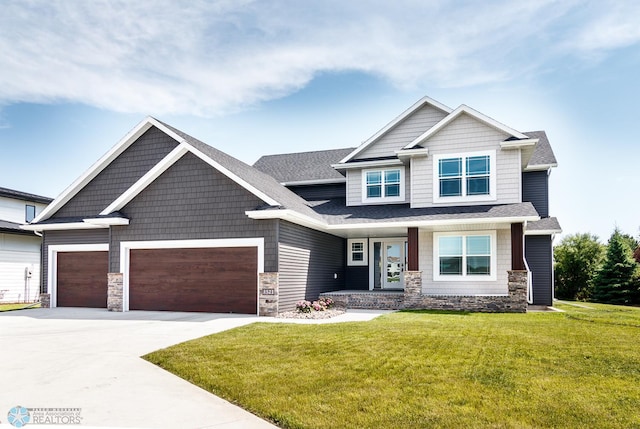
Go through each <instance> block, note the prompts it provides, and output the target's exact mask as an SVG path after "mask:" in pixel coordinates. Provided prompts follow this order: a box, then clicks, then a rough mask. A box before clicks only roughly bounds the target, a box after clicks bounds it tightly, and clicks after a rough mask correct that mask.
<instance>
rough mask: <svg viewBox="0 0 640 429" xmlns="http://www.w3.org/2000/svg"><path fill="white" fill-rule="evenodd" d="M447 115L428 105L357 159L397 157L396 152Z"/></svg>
mask: <svg viewBox="0 0 640 429" xmlns="http://www.w3.org/2000/svg"><path fill="white" fill-rule="evenodd" d="M446 115H447V114H446V113H445V112H443V111H442V110H440V109H436V108H435V107H433V106H431V105H428V104H427V105H425V106H423V107H422V108H420V109H418V110H416V111H415V112H413V113H412V114H411V115H409V116H408V117H407V118H405V119H404V120H403V121H402V122H400V123H399V124H397V125H396V126H395V127H393V128H392V129H391V130H389V131H387V132H386V133H385V134H384V135H383V136H382V137H380V138H379V139H378V140H377V141H376V142H375V143H374V144H372V145H371V146H369V147H368V148H366V149H365V150H363V151H362V152H360V153H359V154H358V155H356V157H355V159H368V158H379V157H386V156H395V155H396V154H395V151H396V150H400V149H402V148H403V147H404V146H406V145H408V144H409V143H411V142H412V141H413V140H415V139H416V138H417V137H419V136H420V135H421V134H423V133H424V132H426V131H427V130H428V129H429V128H431V127H433V126H434V125H435V124H437V123H438V122H440V121H441V120H442V119H443V118H444V117H445V116H446Z"/></svg>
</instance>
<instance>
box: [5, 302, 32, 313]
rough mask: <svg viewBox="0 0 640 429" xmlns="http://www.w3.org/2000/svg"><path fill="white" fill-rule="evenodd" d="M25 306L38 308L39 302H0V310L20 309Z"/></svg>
mask: <svg viewBox="0 0 640 429" xmlns="http://www.w3.org/2000/svg"><path fill="white" fill-rule="evenodd" d="M25 308H40V304H33V303H29V304H24V303H21V304H0V311H11V310H22V309H25Z"/></svg>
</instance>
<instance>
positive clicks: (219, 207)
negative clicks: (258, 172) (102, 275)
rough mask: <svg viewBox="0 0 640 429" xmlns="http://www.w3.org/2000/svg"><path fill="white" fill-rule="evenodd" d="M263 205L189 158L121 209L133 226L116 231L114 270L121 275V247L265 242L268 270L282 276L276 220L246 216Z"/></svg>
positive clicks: (112, 254) (111, 256) (113, 236)
mask: <svg viewBox="0 0 640 429" xmlns="http://www.w3.org/2000/svg"><path fill="white" fill-rule="evenodd" d="M261 204H263V202H262V201H261V200H260V199H259V198H257V197H256V196H254V195H253V194H251V193H250V192H249V191H247V190H245V189H244V188H242V187H241V186H240V185H238V184H237V183H235V182H233V181H232V180H231V179H229V178H227V177H226V176H224V175H223V174H222V173H219V172H218V171H217V170H215V169H214V168H213V167H211V166H210V165H208V164H206V163H205V162H204V161H202V160H200V159H199V158H198V157H196V156H195V155H192V154H191V153H187V154H186V155H184V156H183V157H182V158H181V159H180V160H178V161H177V162H176V163H175V164H174V165H172V166H171V167H170V168H169V169H168V170H167V171H165V172H164V173H163V174H162V175H161V176H160V177H158V178H157V179H156V180H155V181H154V182H153V183H151V184H150V185H149V186H148V187H147V188H146V189H145V190H144V191H142V192H141V193H140V194H139V195H138V196H136V197H135V198H134V199H133V200H132V201H131V202H130V203H129V204H127V205H126V206H125V207H124V208H123V209H122V210H120V211H121V212H122V213H123V214H124V215H125V216H126V217H128V218H129V219H130V223H129V225H128V226H114V227H112V228H111V243H110V248H111V252H110V254H109V261H110V262H109V263H110V269H111V271H112V272H119V271H120V242H121V241H139V240H140V241H147V240H192V239H218V238H253V237H264V239H265V252H264V253H265V267H264V269H265V271H267V272H270V271H277V268H278V263H277V242H276V225H277V221H276V220H253V219H249V218H248V217H247V215H246V214H245V211H247V210H253V209H255V208H256V207H257V206H259V205H261Z"/></svg>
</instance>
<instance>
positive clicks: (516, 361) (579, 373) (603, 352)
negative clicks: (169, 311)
mask: <svg viewBox="0 0 640 429" xmlns="http://www.w3.org/2000/svg"><path fill="white" fill-rule="evenodd" d="M587 305H588V306H589V307H591V308H589V309H587V308H580V307H575V306H571V305H566V304H560V305H558V307H559V308H561V309H563V310H565V311H566V312H565V313H528V314H478V313H473V314H464V313H444V312H433V311H424V312H421V311H411V312H409V311H408V312H399V313H394V314H390V315H387V316H383V317H379V318H378V319H376V320H374V321H372V322H364V323H342V324H331V325H295V324H272V323H256V324H253V325H250V326H245V327H242V328H238V329H234V330H231V331H227V332H223V333H220V334H216V335H211V336H208V337H203V338H200V339H197V340H193V341H189V342H186V343H183V344H179V345H176V346H173V347H170V348H168V349H164V350H160V351H157V352H154V353H151V354H149V355H147V356H145V358H146V359H147V360H149V361H150V362H153V363H155V364H157V365H159V366H161V367H163V368H165V369H167V370H168V371H171V372H173V373H175V374H177V375H179V376H180V377H182V378H184V379H186V380H188V381H190V382H192V383H194V384H196V385H198V386H201V387H202V388H204V389H206V390H209V391H210V392H213V393H215V394H216V395H219V396H221V397H223V398H225V399H227V400H229V401H231V402H234V403H237V404H239V405H240V406H242V407H244V408H246V409H248V410H249V411H251V412H253V413H255V414H257V415H259V416H262V417H264V418H265V419H268V420H271V421H273V422H276V423H277V424H279V425H280V426H282V427H288V428H327V427H332V428H338V427H348V428H360V427H364V428H406V427H436V428H463V427H473V428H475V427H486V428H539V427H553V428H560V427H567V428H576V427H585V428H587V427H588V428H596V427H597V428H627V427H640V309H637V308H629V307H616V306H607V305H597V304H587Z"/></svg>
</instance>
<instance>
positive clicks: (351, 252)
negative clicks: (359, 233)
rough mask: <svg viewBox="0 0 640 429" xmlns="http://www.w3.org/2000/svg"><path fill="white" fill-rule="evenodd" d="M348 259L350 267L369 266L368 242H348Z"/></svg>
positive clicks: (359, 240)
mask: <svg viewBox="0 0 640 429" xmlns="http://www.w3.org/2000/svg"><path fill="white" fill-rule="evenodd" d="M347 258H348V259H347V264H348V265H367V240H366V239H349V240H347Z"/></svg>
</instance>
